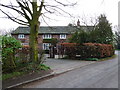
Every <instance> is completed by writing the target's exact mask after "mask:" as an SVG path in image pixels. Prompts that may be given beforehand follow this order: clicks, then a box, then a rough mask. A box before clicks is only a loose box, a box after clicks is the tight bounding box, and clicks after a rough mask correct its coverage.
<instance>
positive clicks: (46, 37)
mask: <svg viewBox="0 0 120 90" xmlns="http://www.w3.org/2000/svg"><path fill="white" fill-rule="evenodd" d="M51 38H52V35H51V34H44V35H43V39H51Z"/></svg>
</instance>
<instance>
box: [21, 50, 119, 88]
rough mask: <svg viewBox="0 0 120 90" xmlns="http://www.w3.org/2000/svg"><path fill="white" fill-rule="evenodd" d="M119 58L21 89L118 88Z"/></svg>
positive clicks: (33, 83)
mask: <svg viewBox="0 0 120 90" xmlns="http://www.w3.org/2000/svg"><path fill="white" fill-rule="evenodd" d="M119 53H120V52H119ZM118 58H119V56H118V57H116V58H114V59H110V60H106V61H101V62H96V63H94V64H90V65H87V66H84V67H82V68H78V69H75V70H72V71H69V72H67V73H64V74H61V75H59V76H56V77H53V78H50V79H47V80H44V81H42V82H41V81H36V82H32V83H29V84H26V85H22V86H20V88H118Z"/></svg>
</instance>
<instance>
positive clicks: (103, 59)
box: [98, 54, 117, 61]
mask: <svg viewBox="0 0 120 90" xmlns="http://www.w3.org/2000/svg"><path fill="white" fill-rule="evenodd" d="M116 57H117V55H116V54H115V55H113V56H111V57H106V58H101V59H99V60H98V61H105V60H110V59H114V58H116Z"/></svg>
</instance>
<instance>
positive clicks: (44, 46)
mask: <svg viewBox="0 0 120 90" xmlns="http://www.w3.org/2000/svg"><path fill="white" fill-rule="evenodd" d="M50 46H51V43H43V50H50V48H49V47H50Z"/></svg>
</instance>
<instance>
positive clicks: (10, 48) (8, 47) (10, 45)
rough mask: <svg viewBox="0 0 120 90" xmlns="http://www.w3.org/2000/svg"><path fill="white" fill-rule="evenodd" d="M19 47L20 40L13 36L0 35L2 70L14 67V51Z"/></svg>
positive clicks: (9, 69)
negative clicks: (0, 38)
mask: <svg viewBox="0 0 120 90" xmlns="http://www.w3.org/2000/svg"><path fill="white" fill-rule="evenodd" d="M20 47H21V43H20V41H18V40H16V39H15V38H13V37H7V36H3V37H2V63H3V65H2V68H3V72H4V71H5V72H6V71H10V72H11V71H12V70H13V69H14V68H16V63H15V62H16V57H15V54H16V51H17V50H18V49H19V48H20Z"/></svg>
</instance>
